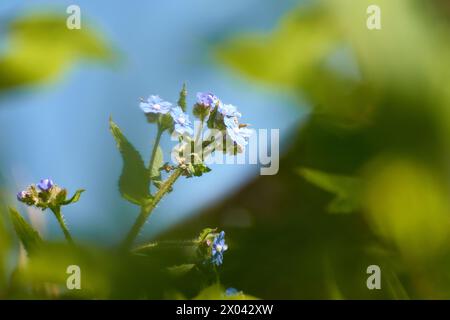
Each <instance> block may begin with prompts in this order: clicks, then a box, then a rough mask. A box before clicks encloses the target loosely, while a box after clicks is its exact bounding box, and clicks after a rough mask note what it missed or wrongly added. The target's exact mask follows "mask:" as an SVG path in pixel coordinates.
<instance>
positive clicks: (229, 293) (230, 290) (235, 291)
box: [225, 288, 239, 297]
mask: <svg viewBox="0 0 450 320" xmlns="http://www.w3.org/2000/svg"><path fill="white" fill-rule="evenodd" d="M237 294H239V290H238V289H236V288H228V289H226V290H225V295H226V296H227V297H230V296H235V295H237Z"/></svg>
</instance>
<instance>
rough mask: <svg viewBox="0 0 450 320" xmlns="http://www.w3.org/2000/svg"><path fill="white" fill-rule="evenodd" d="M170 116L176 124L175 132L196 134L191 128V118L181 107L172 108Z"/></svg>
mask: <svg viewBox="0 0 450 320" xmlns="http://www.w3.org/2000/svg"><path fill="white" fill-rule="evenodd" d="M170 115H171V116H172V119H173V121H174V123H175V131H176V132H177V133H178V134H181V135H182V134H185V133H187V134H189V135H193V134H194V130H193V129H192V128H191V122H190V121H189V116H188V115H187V114H186V113H184V112H183V110H182V109H181V108H180V107H178V106H177V107H175V108H172V110H170Z"/></svg>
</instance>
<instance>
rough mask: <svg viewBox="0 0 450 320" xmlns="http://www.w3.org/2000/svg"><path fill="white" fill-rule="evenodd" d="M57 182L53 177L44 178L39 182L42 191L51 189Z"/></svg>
mask: <svg viewBox="0 0 450 320" xmlns="http://www.w3.org/2000/svg"><path fill="white" fill-rule="evenodd" d="M54 185H55V184H54V183H53V181H52V180H51V179H42V180H41V181H40V182H39V183H38V184H37V186H38V188H39V189H41V190H42V191H49V190H50V189H51V188H53V186H54Z"/></svg>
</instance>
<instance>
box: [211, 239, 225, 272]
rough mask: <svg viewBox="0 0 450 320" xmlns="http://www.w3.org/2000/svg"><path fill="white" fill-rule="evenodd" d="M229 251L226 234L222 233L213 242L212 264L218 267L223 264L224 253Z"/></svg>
mask: <svg viewBox="0 0 450 320" xmlns="http://www.w3.org/2000/svg"><path fill="white" fill-rule="evenodd" d="M227 250H228V245H227V244H226V243H225V232H224V231H221V232H220V233H219V234H218V235H217V236H216V237H215V238H214V240H213V243H212V248H211V253H212V257H211V262H212V263H213V264H215V265H216V266H220V265H221V264H222V263H223V253H224V252H225V251H227Z"/></svg>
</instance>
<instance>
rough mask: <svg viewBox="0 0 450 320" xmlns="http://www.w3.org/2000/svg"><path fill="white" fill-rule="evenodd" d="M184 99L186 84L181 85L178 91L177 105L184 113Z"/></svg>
mask: <svg viewBox="0 0 450 320" xmlns="http://www.w3.org/2000/svg"><path fill="white" fill-rule="evenodd" d="M186 97H187V89H186V83H183V88H182V89H181V91H180V98H179V99H178V105H179V106H180V107H181V109H182V110H183V111H184V112H186V108H187V105H186Z"/></svg>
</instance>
